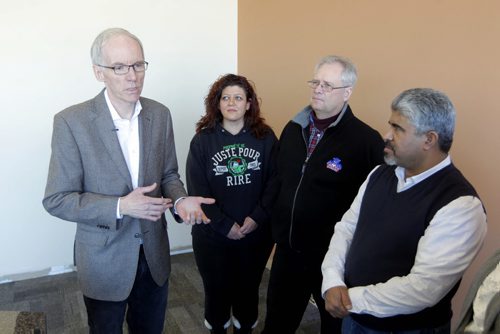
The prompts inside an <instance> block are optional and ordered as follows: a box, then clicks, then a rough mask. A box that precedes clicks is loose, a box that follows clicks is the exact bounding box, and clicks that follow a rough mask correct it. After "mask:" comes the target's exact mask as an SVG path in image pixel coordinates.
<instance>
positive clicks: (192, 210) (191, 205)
mask: <svg viewBox="0 0 500 334" xmlns="http://www.w3.org/2000/svg"><path fill="white" fill-rule="evenodd" d="M214 203H215V199H213V198H206V197H194V196H188V197H186V198H184V199H182V200H180V201H178V202H177V205H176V208H175V209H176V211H177V214H178V215H179V216H180V217H181V219H182V220H183V221H184V223H186V224H189V225H194V224H200V223H204V224H208V223H210V219H208V217H207V216H205V213H204V212H203V210H202V209H201V204H214Z"/></svg>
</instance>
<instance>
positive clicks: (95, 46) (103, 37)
mask: <svg viewBox="0 0 500 334" xmlns="http://www.w3.org/2000/svg"><path fill="white" fill-rule="evenodd" d="M115 36H128V37H130V38H132V39H133V40H135V41H137V43H139V46H140V47H141V52H142V55H143V56H144V49H143V47H142V43H141V41H140V39H139V38H137V36H135V35H134V34H132V33H130V32H129V31H127V30H125V29H123V28H109V29H106V30H104V31H103V32H101V33H100V34H99V35H97V37H96V38H95V40H94V43H92V47H91V48H90V57H91V58H92V64H94V65H102V62H103V59H102V48H103V47H104V44H106V42H107V41H109V40H110V39H111V38H113V37H115Z"/></svg>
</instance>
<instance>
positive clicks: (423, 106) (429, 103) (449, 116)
mask: <svg viewBox="0 0 500 334" xmlns="http://www.w3.org/2000/svg"><path fill="white" fill-rule="evenodd" d="M391 108H392V111H393V112H397V113H399V114H401V115H402V116H404V117H405V118H407V119H408V121H409V122H410V123H411V124H412V125H413V126H414V127H415V131H416V134H418V135H421V134H424V133H426V132H427V131H435V132H437V134H438V136H439V138H438V145H439V148H440V149H441V151H443V152H445V153H448V152H449V150H450V148H451V144H452V142H453V132H454V131H455V113H456V112H455V107H454V106H453V104H452V103H451V100H450V99H449V98H448V96H446V95H445V94H444V93H442V92H439V91H437V90H434V89H431V88H413V89H408V90H405V91H404V92H402V93H401V94H399V95H398V96H397V97H396V98H395V99H394V100H393V101H392V105H391Z"/></svg>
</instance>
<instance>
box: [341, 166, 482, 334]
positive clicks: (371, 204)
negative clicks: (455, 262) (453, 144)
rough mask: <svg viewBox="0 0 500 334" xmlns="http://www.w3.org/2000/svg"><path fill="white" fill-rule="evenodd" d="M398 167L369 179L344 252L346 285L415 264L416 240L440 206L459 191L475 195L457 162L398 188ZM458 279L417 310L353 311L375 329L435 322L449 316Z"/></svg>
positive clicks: (398, 273)
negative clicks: (433, 302)
mask: <svg viewBox="0 0 500 334" xmlns="http://www.w3.org/2000/svg"><path fill="white" fill-rule="evenodd" d="M394 169H395V167H394V166H385V165H383V166H380V167H379V168H378V169H377V170H376V171H375V172H374V173H373V174H372V175H371V177H370V180H369V182H368V184H367V187H366V191H365V194H364V196H363V201H362V204H361V209H360V214H359V219H358V224H357V227H356V232H355V233H354V236H353V240H352V243H351V246H350V249H349V252H348V255H347V258H346V264H345V282H346V284H347V286H348V287H355V286H365V285H370V284H376V283H381V282H386V281H387V280H389V279H390V278H392V277H394V276H406V275H408V274H409V273H410V270H411V268H412V267H413V264H414V260H415V256H416V253H417V244H418V242H419V240H420V238H421V237H422V236H423V234H424V232H425V229H426V228H427V226H428V225H429V222H430V221H431V220H432V218H433V217H434V215H435V214H436V212H437V211H439V210H440V209H441V208H442V207H444V206H446V205H447V204H448V203H450V202H451V201H453V200H455V199H457V198H458V197H461V196H467V195H470V196H477V194H476V191H475V190H474V188H473V187H472V185H471V184H470V183H469V182H468V181H467V180H466V179H465V178H464V177H463V175H462V174H461V173H460V171H459V170H458V169H456V168H455V166H453V164H451V165H449V166H447V167H445V168H443V169H442V170H440V171H438V172H437V173H435V174H433V175H431V176H430V177H428V178H427V179H425V180H423V181H421V182H419V183H418V184H416V185H414V186H413V187H411V188H410V189H407V190H405V191H403V192H400V193H398V192H397V183H398V180H397V178H396V176H395V174H394ZM459 284H460V282H458V283H457V284H456V285H455V286H454V287H453V288H452V289H451V291H450V292H449V293H448V294H447V295H446V296H445V297H443V298H442V299H441V300H440V301H439V302H438V303H437V304H436V305H434V306H432V307H429V308H425V309H423V310H422V311H420V312H417V313H414V314H406V315H397V316H393V317H388V318H377V317H374V316H372V315H368V314H353V315H352V316H353V318H354V319H355V320H356V321H357V322H359V323H360V324H362V325H364V326H366V327H370V328H373V329H376V330H385V331H391V330H411V329H417V328H432V327H437V326H440V325H443V324H445V323H446V322H447V321H449V320H450V319H451V315H452V312H451V299H452V297H453V295H454V294H455V292H456V290H457V289H458V285H459Z"/></svg>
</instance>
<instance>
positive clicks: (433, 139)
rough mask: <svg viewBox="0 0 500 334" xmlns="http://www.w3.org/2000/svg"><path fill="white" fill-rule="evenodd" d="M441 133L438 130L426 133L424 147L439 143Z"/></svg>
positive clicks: (428, 147)
mask: <svg viewBox="0 0 500 334" xmlns="http://www.w3.org/2000/svg"><path fill="white" fill-rule="evenodd" d="M438 140H439V134H438V133H437V132H436V131H429V132H427V133H426V134H425V142H424V147H425V148H426V149H430V148H432V147H434V146H437V145H438Z"/></svg>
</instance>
